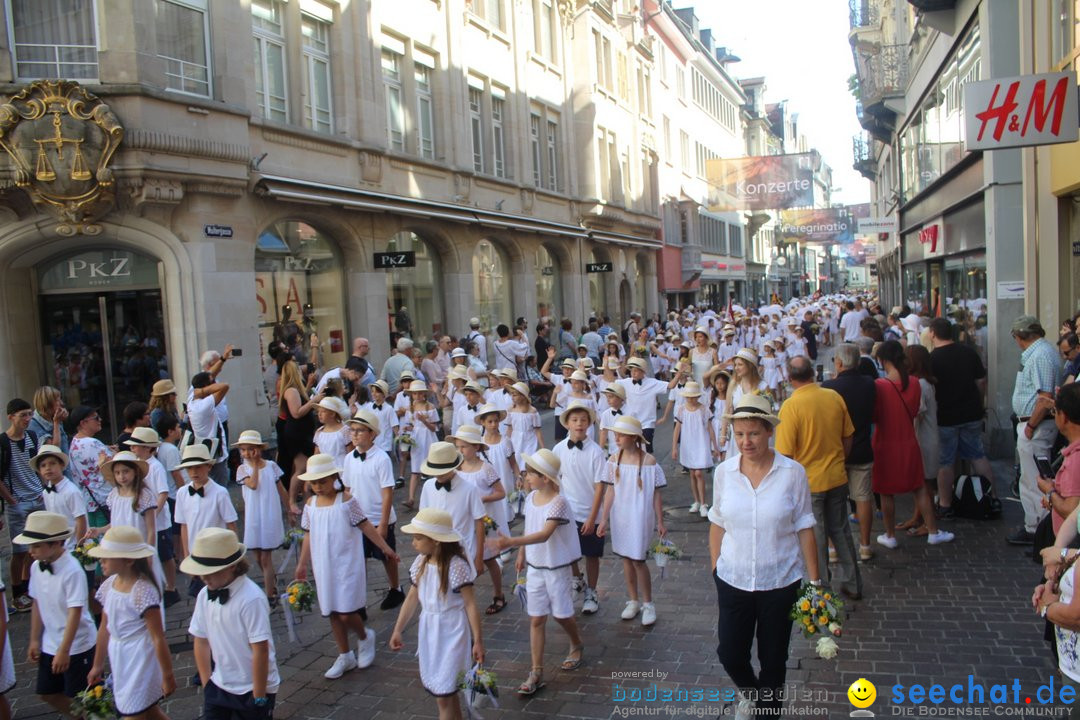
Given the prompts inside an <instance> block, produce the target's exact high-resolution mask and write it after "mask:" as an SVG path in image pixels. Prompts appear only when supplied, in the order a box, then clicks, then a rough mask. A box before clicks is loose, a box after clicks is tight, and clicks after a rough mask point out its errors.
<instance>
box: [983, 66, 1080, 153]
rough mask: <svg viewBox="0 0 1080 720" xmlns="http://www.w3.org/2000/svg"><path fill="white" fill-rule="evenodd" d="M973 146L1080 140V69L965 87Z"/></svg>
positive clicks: (987, 148)
mask: <svg viewBox="0 0 1080 720" xmlns="http://www.w3.org/2000/svg"><path fill="white" fill-rule="evenodd" d="M964 123H965V127H966V129H967V138H966V140H965V142H964V147H965V148H967V149H968V150H999V149H1001V148H1011V147H1026V146H1033V145H1053V144H1055V143H1067V142H1075V141H1076V140H1077V139H1080V116H1078V115H1077V101H1076V73H1074V72H1061V73H1045V74H1042V75H1024V76H1022V77H1011V78H999V79H996V80H986V81H983V82H969V83H967V84H965V85H964Z"/></svg>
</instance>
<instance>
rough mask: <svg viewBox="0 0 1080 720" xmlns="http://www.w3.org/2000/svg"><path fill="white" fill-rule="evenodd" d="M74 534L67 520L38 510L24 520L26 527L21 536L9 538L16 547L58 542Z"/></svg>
mask: <svg viewBox="0 0 1080 720" xmlns="http://www.w3.org/2000/svg"><path fill="white" fill-rule="evenodd" d="M72 532H74V531H73V530H72V529H71V528H70V527H69V526H68V521H67V518H66V517H64V516H63V515H60V514H58V513H51V512H45V511H44V510H38V511H37V512H32V513H30V514H29V515H28V516H27V518H26V525H25V526H24V527H23V531H22V533H21V534H19V535H16V536H15V537H13V538H11V542H13V543H15V544H16V545H33V544H34V543H40V542H58V541H60V540H63V539H64V538H66V537H68V536H69V535H71V533H72Z"/></svg>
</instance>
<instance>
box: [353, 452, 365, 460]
mask: <svg viewBox="0 0 1080 720" xmlns="http://www.w3.org/2000/svg"><path fill="white" fill-rule="evenodd" d="M352 456H353V457H354V458H360V462H363V461H364V460H367V453H366V452H360V451H359V450H353V451H352Z"/></svg>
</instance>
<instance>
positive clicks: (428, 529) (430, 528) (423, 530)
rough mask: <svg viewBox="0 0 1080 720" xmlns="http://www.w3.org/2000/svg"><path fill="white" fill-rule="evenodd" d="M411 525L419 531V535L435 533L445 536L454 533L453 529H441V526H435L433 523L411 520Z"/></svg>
mask: <svg viewBox="0 0 1080 720" xmlns="http://www.w3.org/2000/svg"><path fill="white" fill-rule="evenodd" d="M411 525H412V526H413V527H414V528H416V529H417V530H419V531H420V534H421V535H427V534H430V533H436V534H438V535H447V534H450V533H452V532H454V529H453V528H447V527H443V526H442V525H435V524H434V523H429V522H424V521H423V520H418V519H416V518H413V521H412V523H411Z"/></svg>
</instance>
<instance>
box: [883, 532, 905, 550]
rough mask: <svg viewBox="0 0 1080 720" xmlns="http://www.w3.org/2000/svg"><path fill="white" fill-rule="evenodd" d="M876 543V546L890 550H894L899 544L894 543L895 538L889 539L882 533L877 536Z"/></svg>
mask: <svg viewBox="0 0 1080 720" xmlns="http://www.w3.org/2000/svg"><path fill="white" fill-rule="evenodd" d="M877 543H878V545H883V546H885V547H887V548H889V549H890V550H895V549H896V548H897V546H898V545H899V544H900V543H898V542H896V538H894V537H889V536H888V535H886V534H884V533H882V534H881V535H878V536H877Z"/></svg>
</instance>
